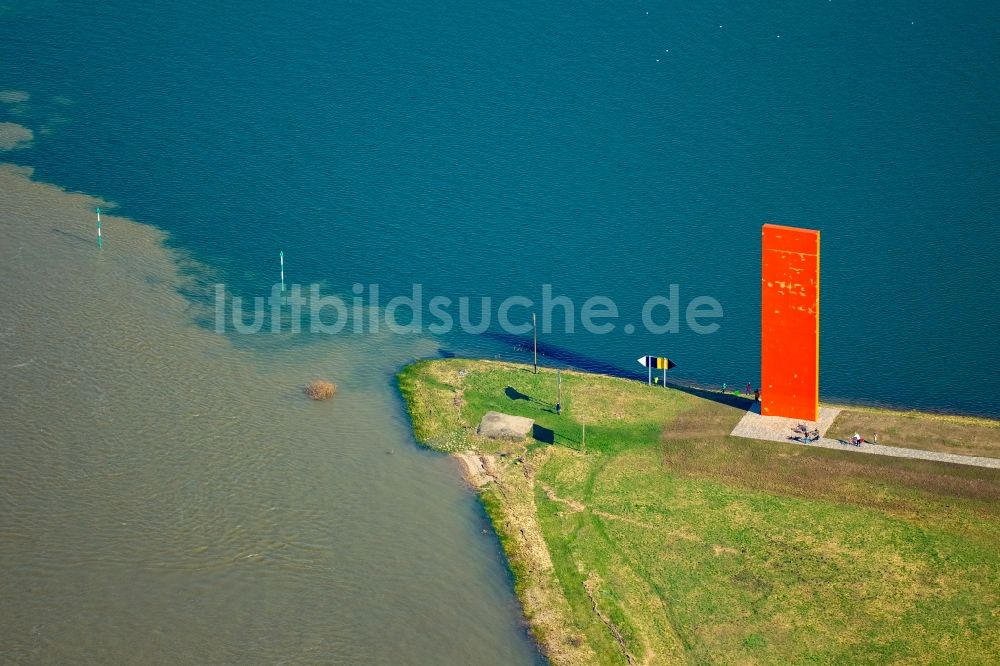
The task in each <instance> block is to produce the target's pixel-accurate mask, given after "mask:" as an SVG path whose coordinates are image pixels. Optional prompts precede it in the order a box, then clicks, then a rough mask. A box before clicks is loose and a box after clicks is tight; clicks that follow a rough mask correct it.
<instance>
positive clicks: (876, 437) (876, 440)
mask: <svg viewBox="0 0 1000 666" xmlns="http://www.w3.org/2000/svg"><path fill="white" fill-rule="evenodd" d="M872 444H878V433H875V434H874V435H872Z"/></svg>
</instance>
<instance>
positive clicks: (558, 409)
mask: <svg viewBox="0 0 1000 666" xmlns="http://www.w3.org/2000/svg"><path fill="white" fill-rule="evenodd" d="M561 411H562V371H561V370H559V369H558V368H557V369H556V416H559V413H560V412H561Z"/></svg>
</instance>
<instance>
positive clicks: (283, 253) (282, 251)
mask: <svg viewBox="0 0 1000 666" xmlns="http://www.w3.org/2000/svg"><path fill="white" fill-rule="evenodd" d="M278 258H279V259H280V260H281V293H285V251H284V250H279V251H278Z"/></svg>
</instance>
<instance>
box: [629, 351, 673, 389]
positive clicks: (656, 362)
mask: <svg viewBox="0 0 1000 666" xmlns="http://www.w3.org/2000/svg"><path fill="white" fill-rule="evenodd" d="M638 361H639V365H641V366H642V367H644V368H646V370H647V371H648V372H647V374H648V375H649V377H648V379H647V382H648V383H649V384H652V383H653V368H656V369H657V370H660V369H662V370H663V385H664V386H666V385H667V370H669V369H671V368H676V367H677V364H676V363H674V362H673V361H671V360H670V359H669V358H667V357H666V356H640V357H639V358H638Z"/></svg>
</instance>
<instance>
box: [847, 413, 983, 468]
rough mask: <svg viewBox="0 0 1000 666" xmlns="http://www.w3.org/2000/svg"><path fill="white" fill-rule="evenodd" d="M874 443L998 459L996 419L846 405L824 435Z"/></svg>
mask: <svg viewBox="0 0 1000 666" xmlns="http://www.w3.org/2000/svg"><path fill="white" fill-rule="evenodd" d="M856 432H857V433H859V434H861V435H863V436H864V437H865V438H866V439H867V440H868V441H871V439H872V436H873V435H874V434H876V433H877V434H878V443H879V444H884V445H886V446H902V447H906V448H911V449H926V450H928V451H944V452H945V453H958V454H961V455H966V456H986V457H988V458H1000V421H991V420H989V419H980V418H975V417H968V416H947V415H943V414H921V413H919V412H891V411H886V410H881V409H865V408H850V407H848V408H846V409H844V410H843V411H842V412H840V414H839V415H838V416H837V420H836V421H834V422H833V426H832V427H831V428H830V430H829V432H828V433H827V436H829V437H833V438H836V439H843V440H848V439H850V437H851V435H853V434H854V433H856Z"/></svg>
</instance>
